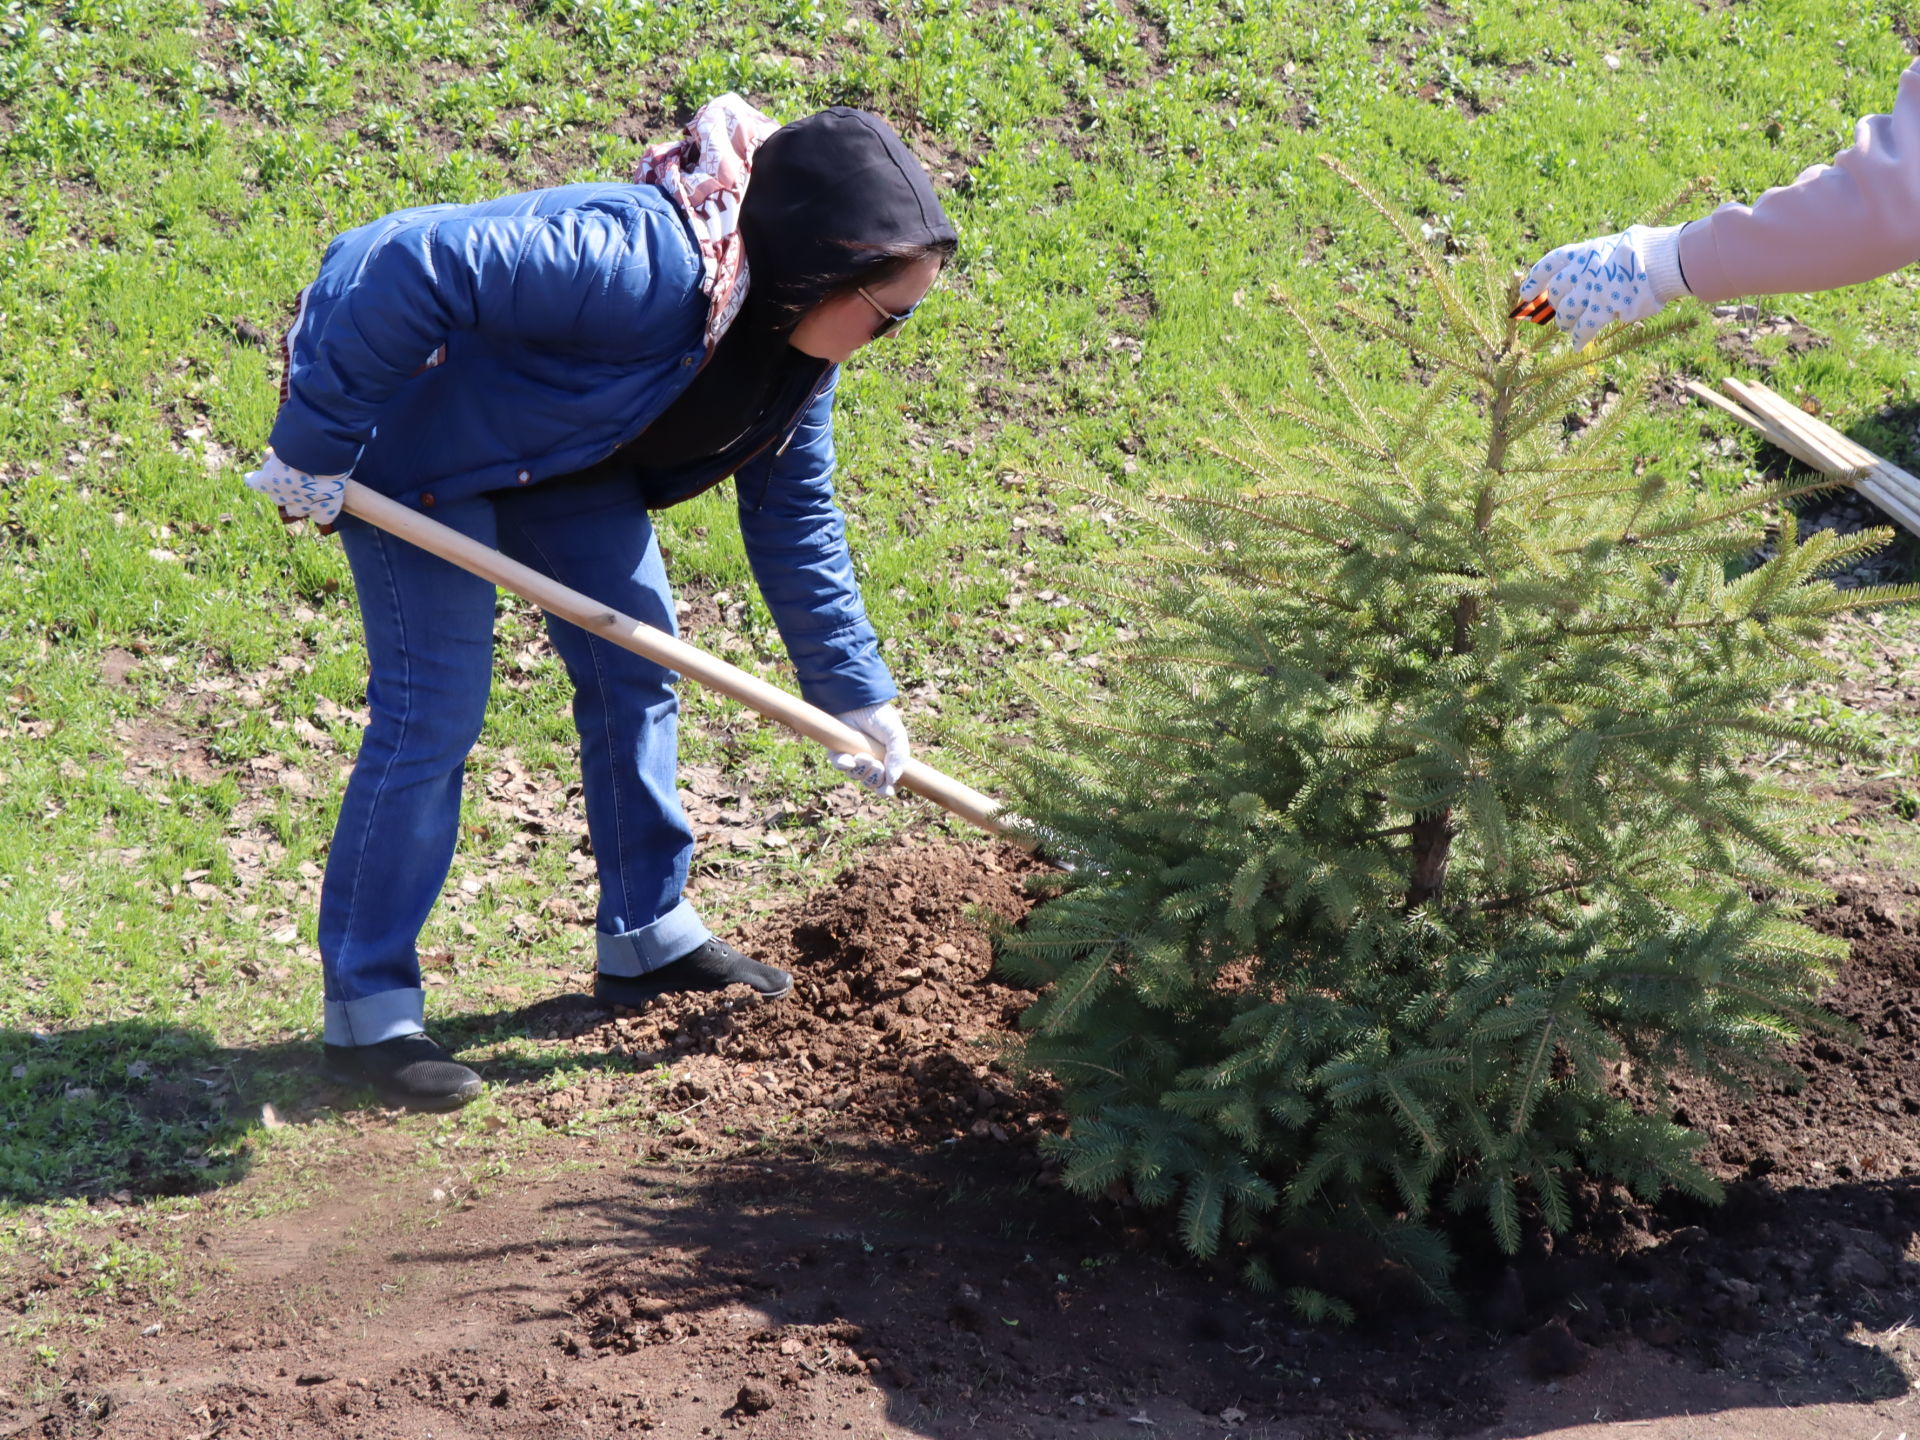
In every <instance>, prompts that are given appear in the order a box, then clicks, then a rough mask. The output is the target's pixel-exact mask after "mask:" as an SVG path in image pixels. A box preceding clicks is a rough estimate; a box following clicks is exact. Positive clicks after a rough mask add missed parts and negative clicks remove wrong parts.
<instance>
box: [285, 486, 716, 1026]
mask: <svg viewBox="0 0 1920 1440" xmlns="http://www.w3.org/2000/svg"><path fill="white" fill-rule="evenodd" d="M428 513H429V514H430V515H431V516H432V518H434V519H436V520H438V521H440V522H441V523H442V524H444V525H449V526H451V527H452V528H454V529H455V530H458V531H460V532H461V533H462V534H463V535H468V536H471V537H472V538H473V539H475V540H478V541H480V542H481V543H482V544H486V545H492V546H496V547H497V548H499V549H500V550H503V551H505V552H506V553H507V554H508V555H511V556H512V557H513V558H514V559H516V560H519V561H521V562H522V563H523V564H526V565H529V566H531V567H533V568H534V569H536V570H539V571H542V572H543V573H545V574H547V575H550V576H552V577H553V578H554V579H556V580H559V581H560V582H561V583H562V584H565V585H570V586H572V587H573V588H574V589H576V590H580V591H582V592H584V593H585V594H587V595H589V596H591V597H592V598H594V599H595V600H599V601H602V602H604V603H605V604H607V605H610V606H612V607H613V608H614V609H616V610H620V611H623V612H625V613H626V614H628V615H631V616H632V617H633V618H635V619H636V620H642V621H645V622H646V623H647V624H649V625H652V626H655V627H656V628H658V629H661V630H666V631H672V630H673V629H674V618H673V598H672V594H671V592H670V591H669V590H668V587H667V573H666V568H665V566H664V565H663V564H662V563H661V560H660V547H659V545H658V544H657V543H656V541H655V539H654V534H653V525H652V522H651V521H650V520H649V519H648V516H647V512H646V509H645V507H644V506H643V505H642V504H641V502H640V498H639V493H638V490H637V487H635V486H634V485H633V484H632V483H631V482H613V483H606V484H591V485H560V486H547V487H541V486H535V487H533V488H531V489H527V490H523V491H512V492H508V493H498V494H495V495H492V496H481V497H478V498H475V499H472V500H466V501H462V502H461V503H459V504H457V505H449V506H443V507H441V508H439V509H437V510H431V511H429V512H428ZM339 534H340V539H341V541H342V542H343V543H344V545H345V546H346V551H347V560H348V563H349V564H351V565H352V567H353V579H354V584H355V586H356V587H357V589H358V591H359V599H360V614H361V618H362V620H363V621H364V623H365V626H366V638H367V656H368V661H369V671H370V674H369V679H368V681H367V708H368V709H369V711H370V712H371V717H372V718H371V722H370V723H369V725H368V726H367V732H366V735H365V737H364V738H363V739H362V741H361V745H360V755H359V758H358V759H357V760H356V761H355V762H354V767H353V776H352V778H351V779H350V780H349V781H348V782H347V793H346V797H345V799H344V800H343V801H342V803H341V806H340V819H339V822H338V824H337V825H336V827H335V829H334V834H333V848H332V850H331V852H330V853H329V854H328V856H327V873H326V879H325V881H324V882H323V883H322V886H321V890H320V960H321V964H322V966H323V968H324V972H325V981H326V1041H327V1043H328V1044H330V1045H374V1044H378V1043H379V1042H380V1041H382V1040H391V1039H394V1038H396V1037H398V1036H402V1035H409V1034H412V1033H413V1032H414V1031H417V1030H420V1029H422V1028H424V1018H425V993H424V991H423V990H422V989H421V985H420V964H419V958H418V955H417V953H416V951H415V948H414V947H415V941H416V940H417V939H418V937H419V934H420V927H421V926H422V925H424V924H425V923H426V919H427V913H428V912H429V911H430V910H431V909H432V908H433V903H434V901H435V900H436V899H438V898H439V895H440V890H441V887H442V886H443V885H444V884H445V883H446V878H447V869H448V867H449V866H450V865H451V864H452V863H453V847H454V841H455V838H456V836H457V834H458V832H459V823H460V783H461V776H462V772H463V771H464V769H465V767H466V759H467V752H468V751H469V750H471V749H472V748H473V744H474V742H475V741H476V740H477V739H478V738H479V736H480V726H481V721H482V720H483V718H484V717H485V715H486V708H487V693H488V690H489V689H490V688H491V686H492V683H493V616H494V601H495V592H494V587H493V586H492V585H491V584H490V583H488V582H487V581H485V580H481V579H478V578H477V577H475V576H472V575H469V574H468V573H467V572H466V571H464V570H461V569H458V568H456V567H455V566H453V565H451V564H449V563H448V562H447V561H445V560H441V559H439V558H438V557H437V556H433V555H430V554H428V553H427V552H426V551H424V550H420V549H418V548H416V547H415V546H413V545H410V544H408V543H407V542H406V541H404V540H399V539H396V538H394V537H393V536H391V535H388V534H387V533H385V532H384V531H381V530H377V529H375V528H374V527H373V526H371V525H368V524H367V523H366V522H364V521H361V520H356V519H354V518H353V517H352V516H351V515H344V516H342V517H341V519H340V528H339ZM547 633H548V634H549V635H550V636H551V637H552V639H553V647H554V649H555V650H557V651H558V652H559V653H560V657H561V659H562V660H563V661H565V663H566V667H567V674H568V675H569V676H570V677H571V679H572V681H573V718H574V724H575V726H576V728H577V729H578V730H579V732H580V769H581V779H582V782H583V784H584V788H585V791H586V809H587V828H588V831H589V833H590V834H591V835H592V837H593V853H594V861H595V864H596V866H597V867H598V871H599V881H600V908H599V913H598V917H597V932H598V933H597V950H598V955H597V961H598V966H599V969H600V970H601V971H602V972H603V973H606V974H609V975H641V974H644V973H646V972H647V971H649V970H653V969H657V968H658V967H659V966H662V965H665V964H668V963H670V962H671V961H674V960H677V959H679V958H680V957H681V956H683V955H686V954H687V953H688V952H689V951H692V950H694V949H697V948H698V947H699V946H700V945H701V944H703V943H704V942H705V941H706V940H707V939H708V938H710V932H709V931H708V930H707V927H706V926H705V925H704V924H702V923H701V921H700V917H699V916H698V915H696V914H695V913H694V910H693V907H692V906H691V905H689V904H688V903H687V902H686V901H685V900H684V899H683V898H681V893H680V892H681V889H682V887H683V886H684V885H685V884H686V879H687V866H688V863H689V861H690V860H691V858H692V855H693V834H692V832H691V831H690V830H689V829H688V828H687V822H686V817H685V816H684V815H683V814H682V813H681V810H680V799H679V794H678V787H677V783H676V769H677V764H676V734H675V730H676V722H677V715H678V711H679V702H678V700H677V699H676V698H675V696H674V692H673V684H674V681H675V680H676V679H678V677H677V676H676V675H675V674H674V673H673V672H672V671H671V670H667V669H665V668H663V667H661V666H659V665H655V664H654V663H653V662H652V661H649V660H643V659H641V658H640V657H639V656H638V655H635V654H634V653H633V652H632V651H630V650H623V649H621V648H620V647H619V646H617V645H612V644H609V643H608V642H607V641H605V640H602V639H599V638H596V637H593V636H590V635H588V634H587V633H586V632H585V631H584V630H581V629H580V628H579V627H578V626H575V625H571V624H568V623H567V622H566V621H564V620H559V619H556V618H554V617H552V616H549V617H548V618H547Z"/></svg>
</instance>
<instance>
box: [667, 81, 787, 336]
mask: <svg viewBox="0 0 1920 1440" xmlns="http://www.w3.org/2000/svg"><path fill="white" fill-rule="evenodd" d="M779 128H780V126H779V125H778V123H777V122H775V121H773V120H771V119H769V118H768V117H767V116H765V115H763V114H761V113H760V112H759V111H758V110H756V109H754V108H753V106H751V105H749V104H748V103H747V102H746V101H744V100H742V99H741V98H740V97H739V96H738V95H735V94H733V93H732V92H729V93H727V94H725V95H722V96H720V97H719V98H718V99H715V100H709V101H708V102H707V103H706V104H705V105H702V106H701V107H700V108H699V110H697V111H696V112H694V116H693V119H692V120H690V121H688V122H687V129H686V136H685V138H684V139H680V140H669V141H667V142H665V143H664V144H660V145H655V146H654V147H653V148H652V149H650V150H648V151H647V153H646V154H645V155H644V156H642V157H641V160H640V163H639V165H638V166H636V167H635V169H634V172H633V178H634V180H635V181H636V182H638V183H640V184H643V185H658V186H659V187H660V188H661V189H662V190H665V191H666V192H667V194H669V195H671V196H672V197H673V198H674V200H675V201H676V202H677V203H678V204H679V206H680V209H681V211H682V212H683V213H684V214H685V215H686V217H687V221H688V223H689V224H691V225H692V226H693V232H694V235H695V236H696V237H697V239H698V241H699V245H700V268H701V271H702V274H703V278H702V280H701V282H700V291H701V293H702V294H704V295H705V296H706V297H707V299H708V302H709V303H708V309H707V329H706V345H707V353H708V354H709V355H711V354H712V353H713V347H714V346H716V345H718V344H719V343H720V337H721V336H722V335H724V334H726V333H727V327H728V326H729V325H731V324H732V323H733V320H734V317H735V316H736V315H738V314H739V313H740V303H741V301H743V300H745V299H746V295H747V278H748V277H747V251H746V245H745V242H744V241H742V240H741V238H740V202H741V200H742V199H743V198H744V197H745V195H746V193H747V179H748V176H749V174H750V173H751V172H752V170H753V152H754V151H756V150H758V149H759V148H760V142H761V141H763V140H765V139H766V138H767V137H768V136H769V135H771V134H773V132H774V131H775V130H778V129H779Z"/></svg>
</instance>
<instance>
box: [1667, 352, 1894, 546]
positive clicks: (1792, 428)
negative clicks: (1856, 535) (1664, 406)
mask: <svg viewBox="0 0 1920 1440" xmlns="http://www.w3.org/2000/svg"><path fill="white" fill-rule="evenodd" d="M1687 389H1688V390H1689V391H1690V392H1691V393H1692V394H1693V395H1694V397H1695V398H1696V399H1700V400H1704V401H1706V403H1707V404H1709V405H1712V406H1715V407H1716V408H1718V409H1721V410H1724V411H1726V413H1727V414H1729V415H1731V416H1733V418H1734V419H1736V420H1738V421H1739V422H1740V423H1741V424H1742V425H1746V426H1748V427H1750V428H1752V429H1754V430H1757V431H1759V432H1760V434H1762V435H1763V436H1765V437H1766V438H1767V439H1768V440H1769V441H1771V442H1772V443H1773V444H1774V445H1775V446H1776V447H1778V448H1779V449H1781V450H1784V451H1786V452H1787V454H1789V455H1791V456H1793V458H1794V459H1796V460H1798V461H1800V462H1801V463H1802V464H1803V465H1811V466H1812V467H1813V468H1814V469H1815V470H1818V471H1820V472H1821V473H1822V474H1826V475H1840V476H1844V477H1847V478H1850V479H1851V480H1852V481H1853V484H1854V488H1855V489H1857V490H1858V491H1859V492H1860V493H1861V494H1862V495H1864V496H1866V497H1867V499H1869V500H1871V501H1872V502H1873V503H1874V504H1875V505H1878V506H1879V507H1880V508H1881V509H1882V510H1884V511H1886V512H1887V514H1888V515H1890V516H1892V517H1893V518H1894V519H1895V520H1897V521H1898V522H1899V523H1900V524H1901V525H1902V526H1904V527H1905V528H1906V529H1907V530H1909V531H1911V532H1912V533H1913V534H1915V535H1920V480H1916V479H1914V478H1913V476H1911V475H1909V474H1908V473H1907V472H1906V471H1904V470H1902V469H1901V468H1900V467H1899V466H1898V465H1895V464H1894V463H1893V462H1891V461H1889V460H1882V459H1881V458H1880V457H1879V456H1878V455H1876V454H1874V453H1873V452H1872V451H1871V450H1869V449H1867V448H1866V447H1865V446H1863V445H1856V444H1855V443H1854V442H1853V441H1851V440H1849V439H1848V438H1847V437H1846V436H1844V435H1842V434H1841V433H1840V432H1839V431H1838V430H1836V429H1834V428H1833V427H1832V426H1831V425H1828V424H1827V423H1825V422H1824V421H1821V420H1816V419H1815V418H1814V417H1813V416H1811V415H1809V414H1807V412H1806V411H1804V410H1802V409H1801V408H1800V407H1799V406H1798V405H1795V404H1793V403H1792V402H1791V401H1788V400H1783V399H1781V398H1780V397H1779V396H1778V395H1776V394H1774V393H1773V391H1771V390H1769V389H1768V388H1767V387H1766V386H1764V385H1762V384H1760V383H1759V382H1757V381H1753V380H1734V379H1726V380H1722V381H1721V382H1720V390H1721V391H1723V392H1725V393H1724V394H1720V393H1716V392H1714V391H1712V390H1709V389H1708V388H1707V387H1706V386H1704V385H1702V384H1700V383H1699V382H1698V381H1695V380H1689V381H1688V382H1687Z"/></svg>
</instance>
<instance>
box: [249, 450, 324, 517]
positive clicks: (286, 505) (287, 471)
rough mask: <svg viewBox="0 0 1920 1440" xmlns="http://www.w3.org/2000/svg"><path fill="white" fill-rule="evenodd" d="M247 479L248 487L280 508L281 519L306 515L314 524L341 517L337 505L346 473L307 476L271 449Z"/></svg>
mask: <svg viewBox="0 0 1920 1440" xmlns="http://www.w3.org/2000/svg"><path fill="white" fill-rule="evenodd" d="M246 480H247V488H248V489H249V490H258V491H259V492H260V493H261V494H262V495H264V496H266V497H267V498H268V499H269V500H271V501H273V503H274V504H276V505H278V506H279V507H280V515H281V518H282V519H287V520H290V519H293V518H294V517H296V516H300V515H305V516H307V517H308V518H309V519H311V520H313V521H314V522H315V523H317V524H320V525H331V524H332V523H333V522H334V521H335V520H338V519H339V518H340V506H341V505H342V504H343V503H344V502H345V500H346V498H347V477H346V476H345V475H309V474H307V472H306V471H304V470H296V469H294V468H293V467H292V466H291V465H289V464H287V462H286V461H284V460H282V459H281V458H280V457H279V456H278V455H276V454H274V453H273V451H271V450H269V451H267V454H266V458H265V459H263V460H262V461H261V462H260V468H259V469H258V470H254V471H251V472H250V473H249V474H248V475H247V477H246Z"/></svg>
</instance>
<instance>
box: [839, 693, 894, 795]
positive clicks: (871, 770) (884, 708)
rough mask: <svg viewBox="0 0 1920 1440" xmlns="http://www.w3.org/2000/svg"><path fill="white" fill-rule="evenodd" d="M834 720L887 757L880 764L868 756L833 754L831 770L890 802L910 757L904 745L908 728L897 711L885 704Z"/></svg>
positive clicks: (868, 707)
mask: <svg viewBox="0 0 1920 1440" xmlns="http://www.w3.org/2000/svg"><path fill="white" fill-rule="evenodd" d="M833 718H834V719H836V720H838V721H839V722H840V723H841V724H842V725H847V726H851V727H852V728H853V729H855V730H858V731H859V732H860V733H861V734H862V735H865V736H866V737H867V738H868V739H870V740H872V741H873V743H874V744H876V745H878V746H880V747H881V748H882V749H883V750H885V751H886V754H887V758H886V763H885V764H882V763H881V762H880V761H878V760H876V759H874V758H873V757H872V756H871V755H848V754H844V753H838V752H836V753H835V754H833V755H832V756H830V757H829V758H830V759H831V760H832V761H833V768H834V769H836V770H839V771H841V772H842V773H843V774H847V775H851V776H852V777H853V778H854V779H856V780H858V781H859V782H860V783H861V784H862V785H864V786H866V787H867V788H868V789H869V790H872V791H874V792H875V793H877V794H880V795H885V796H887V797H889V798H891V797H892V795H893V787H894V784H895V782H897V781H898V780H899V779H900V772H901V771H902V770H904V769H905V768H906V766H907V759H908V757H909V756H910V755H911V754H912V750H911V748H910V747H909V746H908V744H907V724H906V721H905V720H903V719H901V718H900V712H899V710H898V709H896V708H895V707H894V705H893V703H892V702H891V701H888V702H887V703H886V704H883V705H868V706H866V707H865V708H863V709H860V710H849V711H847V712H846V713H845V714H844V715H836V716H834V717H833Z"/></svg>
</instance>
